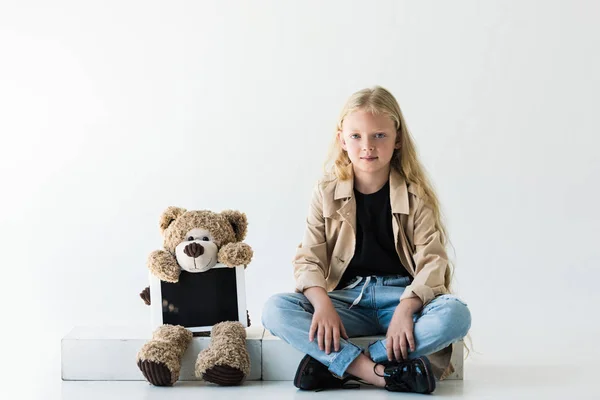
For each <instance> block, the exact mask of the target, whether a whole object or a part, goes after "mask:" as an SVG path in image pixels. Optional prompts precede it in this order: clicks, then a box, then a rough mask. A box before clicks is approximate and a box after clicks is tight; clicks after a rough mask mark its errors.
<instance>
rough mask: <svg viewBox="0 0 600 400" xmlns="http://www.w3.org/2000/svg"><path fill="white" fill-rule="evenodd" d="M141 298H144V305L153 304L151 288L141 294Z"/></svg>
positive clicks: (148, 287)
mask: <svg viewBox="0 0 600 400" xmlns="http://www.w3.org/2000/svg"><path fill="white" fill-rule="evenodd" d="M140 297H141V298H142V300H144V303H146V305H147V306H149V305H150V304H152V302H151V301H150V286H147V287H146V288H145V289H144V290H142V291H141V292H140Z"/></svg>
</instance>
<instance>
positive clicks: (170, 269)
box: [148, 250, 181, 283]
mask: <svg viewBox="0 0 600 400" xmlns="http://www.w3.org/2000/svg"><path fill="white" fill-rule="evenodd" d="M148 269H150V272H151V273H152V275H154V276H156V277H157V278H158V279H160V280H161V281H164V282H171V283H176V282H177V281H179V274H180V272H181V268H179V264H177V260H176V259H175V257H173V256H172V255H171V254H170V253H168V252H166V251H164V250H156V251H153V252H152V253H150V255H149V256H148Z"/></svg>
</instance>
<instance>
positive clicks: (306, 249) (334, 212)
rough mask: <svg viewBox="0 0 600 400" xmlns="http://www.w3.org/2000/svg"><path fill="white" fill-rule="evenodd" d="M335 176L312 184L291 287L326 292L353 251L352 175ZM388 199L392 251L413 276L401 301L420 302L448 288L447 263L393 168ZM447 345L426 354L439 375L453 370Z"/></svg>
mask: <svg viewBox="0 0 600 400" xmlns="http://www.w3.org/2000/svg"><path fill="white" fill-rule="evenodd" d="M348 168H349V172H350V173H351V178H350V179H348V180H345V181H341V180H338V179H337V178H336V177H335V176H333V175H328V176H325V177H324V178H323V179H321V180H320V181H319V182H318V184H317V185H316V187H315V189H314V191H313V196H312V200H311V204H310V209H309V213H308V218H307V220H306V224H307V226H306V231H305V234H304V239H303V240H302V243H301V244H300V246H298V250H297V252H296V255H295V257H294V261H293V265H294V277H295V280H296V292H300V293H302V292H303V291H304V290H305V289H307V288H309V287H313V286H320V287H322V288H324V289H325V290H326V291H328V292H330V291H332V290H334V288H335V287H336V286H337V284H338V283H339V281H340V279H341V278H342V275H343V274H344V271H345V270H346V268H347V266H348V264H349V262H350V260H351V259H352V257H353V255H354V248H355V245H356V201H355V198H354V188H353V185H354V176H353V175H352V169H351V166H349V167H348ZM390 204H391V208H392V216H393V218H392V228H393V232H394V237H395V238H396V252H397V253H398V256H399V257H400V260H401V261H402V264H403V265H404V266H405V267H406V269H407V270H408V272H409V273H410V274H411V275H412V276H413V282H412V283H411V284H410V285H409V286H407V287H406V289H405V290H404V293H403V294H402V296H401V297H400V300H402V299H404V298H411V297H419V298H420V299H421V300H422V301H423V306H425V305H427V303H429V302H430V301H431V300H433V298H434V297H436V296H438V295H440V294H446V293H449V291H448V289H447V287H448V286H449V283H450V268H449V267H448V257H447V255H446V250H445V248H444V246H443V245H442V243H441V240H440V233H439V231H438V230H437V229H436V227H435V220H434V217H433V212H432V210H431V208H429V207H428V206H427V205H426V204H425V203H424V202H423V201H421V199H420V198H419V197H418V196H417V194H416V191H415V187H414V185H413V184H408V183H407V182H406V180H405V179H404V178H403V177H402V176H401V175H400V173H398V172H397V171H396V170H395V169H393V168H392V170H391V172H390ZM451 355H452V346H448V347H447V348H445V349H443V350H440V351H438V352H436V353H434V354H431V355H430V356H428V357H429V359H430V361H431V363H432V366H433V369H434V373H435V374H436V376H437V377H438V378H439V379H444V378H445V377H446V376H448V375H449V374H451V373H452V372H453V371H454V368H453V366H452V365H451V364H450V357H451Z"/></svg>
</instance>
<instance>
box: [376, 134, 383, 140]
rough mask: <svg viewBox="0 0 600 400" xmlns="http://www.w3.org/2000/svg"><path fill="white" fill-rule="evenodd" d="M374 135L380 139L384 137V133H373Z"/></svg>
mask: <svg viewBox="0 0 600 400" xmlns="http://www.w3.org/2000/svg"><path fill="white" fill-rule="evenodd" d="M375 137H376V138H377V139H382V138H384V137H385V133H376V134H375Z"/></svg>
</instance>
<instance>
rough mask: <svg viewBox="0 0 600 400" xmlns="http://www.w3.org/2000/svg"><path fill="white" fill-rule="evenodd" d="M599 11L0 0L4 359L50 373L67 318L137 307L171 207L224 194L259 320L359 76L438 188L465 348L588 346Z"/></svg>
mask: <svg viewBox="0 0 600 400" xmlns="http://www.w3.org/2000/svg"><path fill="white" fill-rule="evenodd" d="M599 12H600V6H599V5H598V3H597V2H593V1H570V2H569V1H543V2H542V1H538V2H535V1H523V0H520V1H486V2H481V1H452V2H449V1H437V2H429V1H427V2H417V1H412V2H400V1H373V2H370V1H369V2H367V1H363V2H358V1H327V2H325V1H255V2H245V1H203V2H199V1H172V2H167V1H164V2H159V1H141V0H140V1H102V2H89V1H87V2H81V1H64V0H60V1H59V0H56V1H53V2H42V1H38V2H30V1H3V2H2V3H0V134H1V146H0V179H1V181H0V184H1V188H2V193H1V195H0V206H1V210H2V211H1V212H0V228H1V229H0V243H1V246H2V248H1V254H2V255H1V257H0V268H1V277H0V285H1V286H0V290H1V292H0V294H1V296H2V299H3V313H2V314H3V320H2V326H3V328H2V341H3V343H8V344H9V346H7V347H8V350H9V353H8V357H9V360H10V364H9V365H10V368H8V367H7V363H6V362H5V361H3V362H2V368H3V369H4V372H3V374H5V373H6V372H7V371H6V369H7V368H8V369H10V370H11V371H12V372H13V373H14V374H18V375H28V376H32V375H35V374H38V375H41V374H51V375H50V376H52V377H53V378H56V379H59V366H60V339H61V337H62V336H64V335H65V334H66V333H67V332H68V331H69V330H70V329H71V328H72V327H73V326H76V325H145V324H149V319H150V313H149V309H148V308H147V307H146V306H145V305H144V304H143V303H142V301H141V300H140V299H139V297H138V293H139V292H140V291H141V289H143V288H144V287H145V286H146V285H147V270H146V267H145V261H146V257H147V255H148V254H149V253H150V252H151V251H152V250H155V249H158V248H160V246H161V244H162V241H161V237H160V234H159V230H158V219H159V216H160V214H161V212H162V211H163V210H164V209H165V208H166V207H167V206H170V205H176V206H182V207H185V208H188V209H211V210H214V211H220V210H223V209H227V208H234V209H239V210H241V211H244V212H245V213H246V214H247V216H248V219H249V223H250V224H249V234H248V237H247V239H246V242H247V243H248V244H250V245H251V246H252V247H253V249H254V251H255V257H254V260H253V261H252V263H251V264H250V266H249V267H248V270H247V293H248V299H247V300H248V305H249V310H250V315H251V317H252V320H253V322H254V323H258V322H259V321H260V316H261V310H262V305H263V304H264V302H265V300H266V299H267V298H268V297H269V296H270V295H271V294H273V293H276V292H284V291H291V290H293V277H292V268H291V260H292V257H293V255H294V251H295V248H296V245H297V244H298V243H299V242H300V240H301V238H302V235H303V230H304V223H305V216H306V211H307V209H308V202H309V199H310V194H311V190H312V187H313V185H314V183H315V182H316V180H317V179H318V178H319V176H320V174H321V171H322V163H323V161H324V159H325V155H326V151H327V149H328V146H329V144H330V142H331V140H332V138H333V133H334V127H335V123H336V118H337V116H338V113H339V111H340V109H341V107H342V105H343V103H344V101H345V100H346V98H347V97H348V96H349V95H350V94H351V93H352V92H354V91H356V90H359V89H362V88H363V87H367V86H372V85H375V84H378V85H382V86H384V87H386V88H388V89H389V90H390V91H392V93H394V95H395V96H396V98H397V99H398V101H399V103H400V106H401V108H402V110H403V112H404V114H405V117H406V120H407V123H408V126H409V128H410V129H411V131H412V133H413V136H414V139H415V141H416V143H417V146H418V150H419V153H420V157H421V160H422V162H423V163H424V165H425V166H426V168H427V169H428V171H429V172H430V175H431V177H432V180H433V182H434V184H435V186H436V188H437V191H438V194H439V197H440V200H441V202H442V206H443V209H444V211H445V215H446V217H447V223H448V229H449V232H450V235H451V240H452V242H453V244H454V247H455V248H456V258H455V261H456V264H457V274H456V276H457V283H456V288H457V290H458V293H459V294H460V296H461V297H462V298H463V299H464V300H466V302H467V303H468V304H469V306H470V309H471V311H472V315H473V325H472V330H471V334H472V336H473V340H474V345H475V350H476V351H477V352H478V354H475V358H480V359H485V360H491V361H492V362H509V361H510V362H513V361H514V360H518V362H523V363H527V362H534V363H546V362H560V361H561V360H563V359H566V358H569V359H571V360H572V359H573V358H575V359H577V360H592V359H593V358H594V357H598V356H599V350H598V347H599V346H597V345H596V344H595V343H594V341H593V340H592V339H593V338H594V337H596V336H598V334H599V333H600V326H599V324H598V317H597V315H598V312H597V311H596V310H595V307H596V304H597V303H598V301H599V300H600V296H599V295H598V291H597V287H598V281H599V280H600V272H599V271H600V268H599V267H598V261H599V259H600V257H599V256H600V250H599V248H600V246H598V230H597V226H598V222H599V219H600V218H599V217H600V211H598V204H599V202H600V190H599V188H598V186H599V185H598V181H599V179H598V178H599V174H600V160H599V157H598V150H597V148H598V146H600V139H599V136H598V133H599V131H600V122H599V121H598V118H597V110H598V108H599V106H600V94H599V93H600V74H599V73H598V71H600V55H599V51H598V49H599V48H600V27H599V25H598V24H597V19H598V15H599ZM26 343H29V344H27V345H25V344H26ZM4 351H5V350H3V352H4ZM4 357H6V354H5V355H4ZM32 365H36V366H37V367H38V368H32ZM41 365H46V366H50V367H49V368H50V369H40V368H39V366H41ZM23 371H26V372H23ZM48 371H50V372H48ZM9 372H10V371H9Z"/></svg>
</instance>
